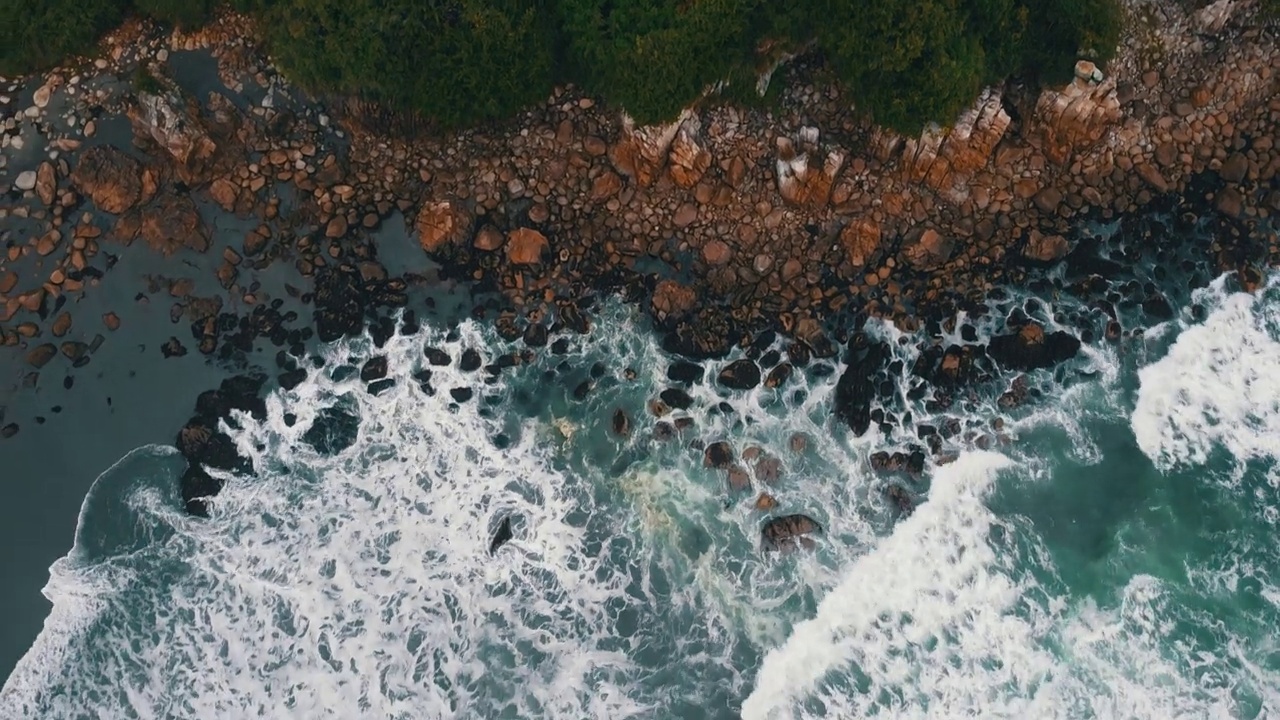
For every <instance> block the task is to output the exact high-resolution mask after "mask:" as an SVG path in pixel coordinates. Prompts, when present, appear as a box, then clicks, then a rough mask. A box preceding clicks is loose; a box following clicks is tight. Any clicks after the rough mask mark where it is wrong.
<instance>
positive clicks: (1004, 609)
mask: <svg viewBox="0 0 1280 720" xmlns="http://www.w3.org/2000/svg"><path fill="white" fill-rule="evenodd" d="M1226 287H1227V286H1226V284H1225V283H1224V282H1221V281H1219V282H1218V283H1216V284H1215V285H1214V286H1211V287H1210V288H1207V289H1205V290H1203V291H1198V293H1197V295H1196V297H1195V298H1193V300H1195V301H1197V302H1199V303H1201V304H1202V305H1203V306H1204V307H1205V308H1206V310H1207V312H1206V313H1205V315H1204V316H1203V319H1200V320H1195V319H1193V318H1192V315H1191V314H1190V313H1189V312H1184V313H1183V314H1182V315H1181V316H1180V317H1179V318H1178V319H1176V320H1174V321H1170V322H1168V323H1165V324H1164V325H1162V326H1158V327H1155V328H1151V329H1149V330H1148V332H1147V333H1146V335H1145V337H1143V338H1133V339H1126V340H1125V341H1123V342H1122V343H1120V344H1119V345H1109V344H1104V343H1099V344H1097V345H1093V346H1086V348H1085V351H1084V352H1083V353H1082V354H1081V356H1080V357H1078V358H1077V359H1075V360H1073V361H1071V362H1070V363H1069V365H1068V366H1067V367H1066V368H1065V369H1058V370H1055V371H1053V372H1046V373H1043V374H1041V375H1039V376H1037V377H1036V378H1035V379H1034V380H1035V383H1036V385H1037V386H1038V387H1041V388H1044V389H1045V395H1044V396H1043V397H1041V398H1040V399H1039V400H1037V401H1036V402H1035V403H1033V404H1031V405H1028V406H1027V407H1024V408H1021V409H1018V410H1014V411H1011V412H1009V413H1007V414H1005V415H1004V418H1005V419H1006V421H1007V422H1006V425H1005V427H1004V429H1003V430H1002V431H1001V433H1000V434H997V433H995V432H994V431H989V430H987V428H990V427H991V425H990V420H991V418H992V417H993V416H995V415H996V414H997V413H998V412H999V408H997V406H996V404H995V402H994V398H990V399H986V398H979V399H978V400H977V401H975V402H974V403H972V406H973V407H974V408H976V409H975V410H974V411H973V413H972V415H971V417H965V418H961V419H962V420H963V421H965V422H966V423H968V424H967V427H968V428H970V429H972V431H973V434H975V435H976V434H978V433H988V434H990V435H991V436H993V442H992V444H991V450H988V451H980V450H976V449H973V448H972V447H967V448H962V447H961V444H963V443H961V444H957V445H956V446H955V447H954V448H949V450H954V451H956V452H957V453H958V458H957V459H955V460H954V461H953V462H948V463H945V464H938V465H934V466H931V467H930V468H929V469H928V470H927V473H926V477H924V478H922V479H921V480H919V481H918V482H914V483H913V482H910V481H905V480H904V481H902V482H904V484H905V485H906V487H907V488H908V489H909V490H910V491H911V492H912V494H913V495H914V496H916V497H917V498H919V499H920V500H921V503H920V505H919V506H918V508H917V509H916V511H915V512H914V513H913V514H911V515H910V516H909V517H904V518H900V517H897V515H896V513H895V512H894V510H893V509H892V508H891V507H890V504H889V503H888V502H887V501H886V499H885V497H884V492H883V491H884V489H885V487H886V484H887V482H888V480H887V479H885V478H883V477H877V476H876V475H875V474H874V473H873V472H872V471H871V470H870V468H869V465H868V461H867V455H868V453H870V452H872V451H874V450H878V449H883V448H884V447H885V443H884V442H883V441H882V439H880V438H877V437H871V436H868V437H864V438H862V439H857V440H854V439H851V438H850V437H849V434H848V432H847V430H845V429H844V428H841V427H838V426H837V425H836V424H835V423H834V422H833V421H832V420H831V401H832V393H833V389H834V386H835V381H836V378H837V377H838V376H839V371H840V369H841V366H840V365H839V363H835V365H836V366H835V367H834V368H831V369H833V370H834V372H832V373H830V374H823V373H822V371H821V370H817V369H815V367H814V366H811V367H810V368H809V369H808V370H807V371H806V373H805V374H803V375H802V376H801V377H797V378H793V379H792V380H791V381H790V382H789V383H788V384H786V385H784V386H783V387H782V388H780V389H777V390H774V389H765V388H760V389H758V390H755V391H752V392H749V393H742V392H730V391H727V390H724V389H722V388H717V387H714V386H709V385H698V386H695V387H694V388H692V389H690V393H691V395H693V397H694V400H695V403H694V405H693V407H692V408H691V409H690V410H689V411H688V412H687V413H683V412H676V413H674V416H676V417H679V416H685V415H687V416H688V417H690V418H691V420H692V422H693V426H692V427H691V428H688V429H684V430H682V431H681V432H680V433H679V434H678V435H677V436H676V438H674V439H669V440H664V439H660V438H658V437H655V435H654V431H653V429H654V424H655V419H654V418H653V417H652V415H650V414H649V412H648V411H647V409H646V405H647V403H648V401H649V400H650V399H651V398H653V397H655V396H656V395H657V394H658V392H659V391H660V390H661V389H662V388H664V387H666V386H667V385H668V383H667V381H666V379H665V371H666V367H667V365H668V364H669V362H670V358H669V357H667V356H666V355H665V354H664V353H663V352H662V351H661V350H660V348H659V345H658V342H657V341H656V339H655V337H654V336H653V334H652V333H650V332H649V331H648V328H646V327H645V326H644V325H643V323H642V321H641V320H639V319H638V317H637V316H636V315H635V314H634V313H633V312H632V311H631V310H630V309H629V308H627V307H625V306H622V305H619V304H615V305H609V306H607V307H606V308H605V310H604V311H603V315H602V316H601V317H599V318H597V321H596V329H595V330H594V331H593V333H592V334H591V335H589V336H573V337H572V338H571V344H570V349H569V352H568V353H567V354H565V355H556V354H554V353H551V352H544V353H541V354H540V356H539V357H538V358H537V359H535V360H534V361H533V362H532V363H529V364H522V365H520V366H517V367H515V368H510V369H508V370H505V371H504V373H503V375H502V376H500V377H499V378H497V379H495V380H494V381H493V382H492V383H489V384H486V383H484V382H482V380H481V378H483V377H485V375H484V373H483V371H482V372H481V373H470V374H468V373H462V372H461V371H460V370H458V369H457V367H456V365H457V364H456V362H455V363H454V364H453V365H451V366H450V367H447V368H440V367H432V368H431V369H432V370H433V373H434V374H433V377H432V380H431V382H432V385H433V386H434V387H435V389H436V392H435V394H434V395H428V394H425V393H424V392H423V391H422V390H421V389H420V388H419V387H418V384H417V382H416V381H415V380H413V379H412V377H411V376H412V374H413V373H414V371H415V370H418V369H420V368H423V367H427V365H426V361H425V360H424V358H423V353H422V348H423V346H424V344H430V345H433V346H437V347H441V348H443V349H445V350H446V351H447V352H449V353H450V354H451V355H452V356H453V357H454V358H455V361H456V359H457V358H458V357H459V356H460V355H461V353H462V350H463V349H464V348H468V347H470V348H476V349H479V350H480V351H481V352H482V354H484V355H486V357H487V359H488V360H492V359H493V358H495V357H497V356H498V355H500V354H502V353H503V352H507V351H508V348H507V343H504V342H503V341H501V340H500V339H498V338H497V337H496V336H495V335H494V334H493V333H492V332H491V330H489V329H488V328H486V327H483V326H481V325H479V324H464V325H463V326H461V328H459V329H458V331H457V332H456V336H450V335H449V334H448V333H446V332H445V331H444V330H437V329H432V328H426V329H424V330H423V331H422V334H421V335H419V336H416V337H408V338H406V337H397V338H393V339H392V340H391V341H390V342H389V343H388V346H387V347H386V348H385V349H384V350H383V351H381V352H385V353H386V354H387V355H388V356H389V358H390V366H391V374H392V375H393V376H395V377H396V378H397V380H398V382H397V384H396V386H395V387H394V388H393V389H392V390H390V391H388V392H386V393H384V394H382V395H380V396H377V397H373V396H370V395H368V394H367V393H365V392H364V389H363V386H362V384H360V383H359V382H358V381H357V380H355V379H354V378H352V379H345V380H341V381H335V380H333V379H331V378H330V376H329V375H328V374H326V372H325V371H317V372H316V373H313V375H312V377H311V378H310V379H309V380H308V381H307V382H304V383H303V384H302V385H300V386H299V387H297V388H296V389H294V390H293V391H290V392H281V393H276V394H274V395H273V396H271V397H270V398H269V400H268V417H267V419H266V420H265V421H262V422H257V421H254V420H253V419H251V418H242V419H240V421H239V422H240V425H241V427H239V428H232V429H231V433H232V435H233V437H234V438H235V439H236V441H237V443H238V445H239V447H240V450H241V452H242V453H243V454H245V455H246V456H247V457H250V458H252V460H253V461H254V465H255V468H256V469H257V477H255V478H236V477H233V478H230V480H229V482H228V484H227V487H226V488H225V489H224V490H223V492H222V494H221V495H219V497H218V498H217V500H216V503H215V504H214V505H213V513H212V518H211V519H210V520H208V521H202V520H198V519H193V518H189V517H187V516H185V515H184V514H183V513H182V512H181V510H180V503H179V502H178V500H177V498H176V491H175V487H176V480H177V477H178V476H179V474H180V472H181V470H182V467H183V461H182V459H181V458H180V457H177V456H176V454H175V453H174V452H173V451H172V450H171V449H167V448H162V447H144V448H140V449H138V450H136V451H134V452H133V453H131V454H129V455H128V456H127V457H125V458H123V459H122V460H121V461H120V462H119V463H118V464H117V465H116V466H114V467H113V468H111V469H110V470H108V471H107V472H106V473H104V474H103V475H102V476H101V477H100V478H99V479H98V481H97V482H96V483H95V485H94V487H93V489H92V490H91V492H90V494H89V496H88V497H87V498H86V499H85V504H84V509H83V511H82V514H81V518H80V523H79V527H78V530H77V536H76V544H75V547H74V549H73V550H72V552H71V553H70V554H69V555H68V556H67V557H66V558H64V559H62V560H60V561H58V563H56V564H55V565H54V567H53V568H52V569H51V579H50V582H49V585H48V587H47V588H46V594H47V595H48V596H49V597H50V599H51V600H52V601H53V603H54V610H53V614H52V615H51V617H50V618H49V620H48V621H47V622H46V625H45V629H44V632H43V633H42V635H41V637H40V639H39V640H38V641H37V642H36V644H35V646H34V647H33V648H32V650H31V651H30V652H29V653H28V654H27V656H26V657H25V658H24V659H23V661H22V662H21V663H20V665H19V667H18V668H17V670H16V671H15V672H14V673H13V675H12V676H11V677H10V678H9V680H8V681H7V683H6V684H5V686H4V689H3V692H2V693H0V717H5V718H9V717H13V718H163V717H200V718H206V717H209V718H212V717H271V718H283V717H299V718H314V717H338V718H355V717H379V718H382V717H386V718H443V717H475V718H531V717H555V718H586V717H590V718H621V717H638V718H733V717H744V718H752V719H754V718H818V717H838V718H864V717H876V718H957V717H992V718H997V717H998V718H1006V717H1007V718H1153V719H1155V718H1160V719H1164V718H1205V717H1213V718H1219V717H1220V718H1268V717H1275V716H1276V714H1277V713H1280V643H1278V642H1277V637H1278V635H1277V630H1276V628H1277V627H1280V585H1278V584H1277V577H1276V576H1277V573H1280V547H1278V546H1277V544H1276V543H1275V540H1274V538H1275V536H1276V523H1277V521H1278V520H1280V471H1278V470H1277V464H1276V462H1277V457H1280V285H1278V284H1277V283H1276V282H1273V283H1272V284H1271V285H1270V286H1269V287H1268V289H1267V290H1265V291H1264V292H1263V293H1262V294H1260V295H1259V296H1257V297H1254V296H1248V295H1240V294H1232V293H1230V292H1229V291H1228V290H1227V289H1226ZM876 332H878V333H881V334H883V335H885V336H888V337H890V338H896V337H897V334H896V333H895V331H893V330H892V329H890V328H878V329H876ZM896 347H897V348H898V349H897V350H896V351H895V352H898V353H900V355H901V356H902V358H903V359H904V360H907V361H908V362H906V366H907V367H910V362H909V361H910V359H911V355H912V353H913V352H914V351H913V350H912V349H911V345H910V343H907V344H905V345H901V346H896ZM323 352H324V353H325V354H326V355H327V357H328V359H329V363H328V366H327V367H328V368H333V367H334V366H335V365H339V364H342V363H344V362H346V361H347V360H348V358H351V359H355V360H357V361H359V360H362V359H363V358H366V357H368V356H369V355H370V354H372V352H373V350H372V348H371V346H370V345H369V342H368V340H366V339H358V340H352V341H347V342H343V343H339V344H337V345H334V346H331V347H328V348H325V349H324V350H323ZM725 362H727V361H725ZM357 364H358V362H357ZM596 364H599V368H598V369H597V370H596V372H594V373H593V371H592V366H593V365H596ZM721 364H723V363H708V369H709V370H712V371H713V370H715V369H716V368H718V367H719V366H720V365H721ZM628 369H631V370H634V371H635V377H634V379H629V373H627V372H626V371H627V370H628ZM588 379H593V380H594V385H593V388H592V390H591V392H590V393H589V394H588V395H587V398H586V400H585V401H577V400H575V399H574V398H573V395H574V390H575V388H577V387H578V386H579V384H580V383H581V382H583V381H584V380H588ZM463 385H467V386H471V387H474V388H475V389H476V396H475V397H474V398H473V399H471V400H469V401H467V402H463V403H456V402H453V401H452V400H451V399H450V396H449V393H448V389H449V388H451V387H454V386H463ZM338 402H341V403H342V404H344V405H345V406H346V407H349V408H353V409H354V411H355V413H356V414H357V415H358V416H359V417H360V430H359V435H358V438H357V440H356V442H355V443H354V444H353V445H352V446H351V447H350V448H348V449H346V450H344V451H342V452H341V453H339V454H337V455H334V456H322V455H320V454H318V453H317V452H316V451H315V450H314V448H312V447H311V445H309V444H308V443H307V442H306V441H305V439H304V435H305V434H306V431H307V430H308V428H309V427H310V426H311V424H312V421H313V420H314V419H315V417H316V416H317V413H319V412H320V411H321V410H322V409H324V408H326V407H329V406H331V405H334V404H335V403H338ZM618 409H621V410H623V411H624V412H625V413H626V414H627V415H628V417H629V420H630V426H631V427H630V433H629V434H628V435H626V436H625V437H619V436H617V435H615V434H613V432H612V431H611V429H610V427H611V424H612V418H613V416H614V413H615V411H616V410H618ZM911 410H912V411H913V416H914V417H915V418H916V419H917V420H922V419H927V418H929V413H928V412H927V411H926V410H925V408H924V407H923V406H917V407H912V408H911ZM290 414H292V415H294V416H296V420H295V421H294V422H293V423H292V424H290V423H289V422H287V416H288V415H290ZM665 419H666V420H671V419H672V418H671V417H668V418H665ZM997 435H999V436H997ZM963 437H964V434H962V435H961V436H960V437H958V438H957V440H960V439H962V438H963ZM800 439H803V442H801V441H800ZM717 440H727V441H729V442H730V443H731V445H732V446H733V448H734V450H735V453H736V455H737V456H738V457H739V458H744V459H742V460H740V462H742V463H743V464H744V466H745V467H746V468H747V469H748V470H749V471H751V470H752V469H753V468H754V467H755V465H756V464H758V463H760V462H761V460H760V459H755V460H747V459H745V458H747V457H749V456H756V455H757V452H756V451H755V450H751V449H752V448H756V449H758V451H759V452H758V457H759V458H772V459H776V460H777V461H779V462H780V464H781V472H780V473H779V476H778V478H777V479H776V480H773V481H772V482H770V481H769V480H768V479H767V474H766V473H761V475H760V476H759V477H753V478H752V479H751V482H752V485H753V487H752V490H751V491H750V492H744V493H735V492H733V491H731V490H730V488H729V485H728V482H727V478H726V474H725V471H723V470H715V469H710V468H706V467H704V465H703V461H702V452H701V450H700V449H698V447H697V446H691V445H692V444H693V443H694V441H702V442H704V443H710V442H713V441H717ZM762 491H768V492H769V493H771V494H772V495H773V496H774V497H776V499H777V501H778V507H777V509H776V510H773V511H771V512H764V511H760V510H756V509H755V508H754V507H753V500H754V498H755V496H756V495H757V494H758V493H760V492H762ZM792 512H801V513H806V514H809V515H811V516H812V517H813V518H815V519H816V520H818V521H819V522H820V523H821V524H822V525H823V526H824V527H825V528H826V532H825V533H824V534H823V535H822V537H821V538H820V539H819V541H818V545H817V548H816V549H815V550H814V551H813V552H799V553H793V554H789V555H785V556H777V555H775V554H770V553H764V552H762V551H761V549H760V543H759V533H760V526H761V524H762V523H763V522H764V521H765V520H766V519H767V518H768V517H770V516H771V515H780V514H786V513H792ZM508 516H509V517H511V518H512V521H513V531H514V539H513V540H512V542H511V543H510V544H508V545H507V546H505V547H503V548H502V549H501V550H499V551H498V552H497V553H496V555H494V556H492V557H491V556H490V555H489V552H488V545H489V538H490V536H491V534H492V533H493V531H494V529H495V528H496V527H497V525H498V523H499V522H500V520H501V519H502V518H503V517H508Z"/></svg>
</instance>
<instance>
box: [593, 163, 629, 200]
mask: <svg viewBox="0 0 1280 720" xmlns="http://www.w3.org/2000/svg"><path fill="white" fill-rule="evenodd" d="M621 189H622V178H621V177H619V176H618V173H616V172H613V171H612V170H606V171H604V172H603V173H601V175H600V177H598V178H596V179H595V182H593V183H592V184H591V199H592V200H605V199H607V198H611V197H613V196H614V195H617V194H618V191H619V190H621Z"/></svg>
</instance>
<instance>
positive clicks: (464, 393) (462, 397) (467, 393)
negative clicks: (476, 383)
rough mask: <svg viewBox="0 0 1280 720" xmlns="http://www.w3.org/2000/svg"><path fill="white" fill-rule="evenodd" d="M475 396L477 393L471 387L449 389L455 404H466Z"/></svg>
mask: <svg viewBox="0 0 1280 720" xmlns="http://www.w3.org/2000/svg"><path fill="white" fill-rule="evenodd" d="M473 395H475V391H473V390H472V389H471V388H469V387H456V388H450V389H449V397H451V398H453V400H454V402H459V403H464V402H466V401H468V400H470V399H471V397H472V396H473Z"/></svg>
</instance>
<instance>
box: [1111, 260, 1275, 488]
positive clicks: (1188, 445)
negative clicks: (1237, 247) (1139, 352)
mask: <svg viewBox="0 0 1280 720" xmlns="http://www.w3.org/2000/svg"><path fill="white" fill-rule="evenodd" d="M1225 282H1226V277H1225V276H1224V277H1222V278H1219V279H1218V280H1217V281H1216V282H1214V283H1213V284H1212V285H1211V286H1209V287H1208V288H1205V289H1204V290H1200V291H1197V292H1196V293H1195V298H1196V300H1197V301H1199V302H1201V303H1204V304H1205V305H1206V306H1208V307H1209V308H1210V312H1209V315H1208V317H1207V318H1206V320H1205V321H1204V323H1202V324H1199V325H1192V326H1191V327H1188V328H1187V329H1185V330H1183V331H1182V333H1181V334H1179V335H1178V338H1177V340H1176V341H1175V342H1174V344H1173V347H1172V348H1170V350H1169V353H1168V355H1166V356H1165V357H1164V358H1163V359H1161V360H1160V361H1158V362H1155V363H1153V364H1151V365H1149V366H1147V367H1145V368H1143V369H1142V371H1141V372H1140V373H1139V380H1140V382H1141V385H1142V386H1141V389H1140V391H1139V393H1138V401H1137V407H1136V409H1135V410H1134V412H1133V419H1132V423H1133V432H1134V435H1135V436H1136V437H1137V439H1138V446H1139V447H1140V448H1142V451H1143V452H1144V453H1146V455H1147V456H1148V457H1150V458H1151V460H1152V461H1153V462H1154V463H1156V465H1157V467H1160V468H1163V469H1168V468H1171V467H1176V466H1180V465H1203V464H1204V463H1205V462H1206V461H1207V460H1208V457H1209V453H1210V451H1211V450H1212V449H1213V448H1215V447H1223V448H1226V449H1227V450H1228V451H1229V452H1230V453H1231V455H1232V456H1234V457H1235V458H1236V459H1237V460H1238V461H1240V462H1244V461H1247V460H1252V459H1263V458H1280V304H1278V303H1276V302H1275V300H1276V298H1275V295H1276V293H1277V292H1280V280H1278V279H1277V278H1275V277H1273V278H1272V280H1271V282H1269V283H1268V285H1267V287H1266V289H1264V290H1263V291H1261V294H1260V295H1252V294H1248V293H1229V292H1228V291H1227V290H1226V288H1225Z"/></svg>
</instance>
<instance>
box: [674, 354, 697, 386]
mask: <svg viewBox="0 0 1280 720" xmlns="http://www.w3.org/2000/svg"><path fill="white" fill-rule="evenodd" d="M705 372H706V371H705V370H703V368H702V366H701V365H699V364H698V363H695V362H689V361H688V360H678V361H676V362H674V363H671V365H670V367H668V368H667V379H669V380H671V381H672V382H680V383H687V384H690V385H692V384H695V383H699V382H702V376H703V374H704V373H705Z"/></svg>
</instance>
